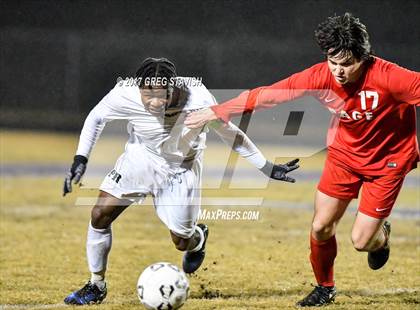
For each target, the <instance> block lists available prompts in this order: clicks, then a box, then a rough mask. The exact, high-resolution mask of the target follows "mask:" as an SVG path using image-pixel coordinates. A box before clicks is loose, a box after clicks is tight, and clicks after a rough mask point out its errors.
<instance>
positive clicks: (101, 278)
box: [90, 272, 105, 291]
mask: <svg viewBox="0 0 420 310" xmlns="http://www.w3.org/2000/svg"><path fill="white" fill-rule="evenodd" d="M90 282H91V283H93V284H95V285H96V286H97V287H98V288H99V289H100V290H101V291H103V290H104V288H105V272H101V273H94V272H92V273H91V276H90Z"/></svg>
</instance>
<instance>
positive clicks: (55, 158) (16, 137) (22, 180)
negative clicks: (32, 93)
mask: <svg viewBox="0 0 420 310" xmlns="http://www.w3.org/2000/svg"><path fill="white" fill-rule="evenodd" d="M0 139H1V144H0V151H1V164H2V165H4V166H6V165H8V164H17V165H18V164H41V165H49V164H65V165H67V164H70V161H71V158H72V156H73V152H74V149H75V147H76V143H77V136H72V135H64V134H62V135H53V134H42V133H36V132H34V133H29V132H11V131H3V132H1V134H0ZM107 143H110V144H107ZM110 145H111V146H112V145H113V144H112V142H111V141H104V144H102V145H98V148H102V147H103V148H104V149H106V150H108V149H109V150H110V152H109V153H111V155H110V156H117V155H118V154H119V151H118V150H115V149H116V148H115V147H109V146H110ZM22 146H25V148H24V149H23V148H22ZM208 151H209V152H208V154H210V156H209V157H208V159H206V160H207V162H206V164H207V163H208V164H209V165H217V161H218V158H217V156H221V155H220V154H221V151H220V150H218V149H217V148H213V149H212V148H209V150H208ZM114 152H115V154H114ZM265 152H273V154H274V153H275V150H270V149H269V148H267V150H265ZM97 154H99V152H97ZM97 158H98V161H101V160H103V163H108V158H103V159H101V158H99V157H97ZM322 161H323V154H318V155H316V156H314V157H311V158H306V159H304V160H303V161H302V162H303V164H302V169H303V170H304V169H308V170H311V171H312V170H314V169H319V167H322ZM93 162H94V161H93V160H92V163H93ZM240 165H245V166H246V164H243V163H240ZM410 175H416V176H417V177H418V172H416V173H413V172H412V173H411V174H410ZM315 186H316V181H315V180H314V181H307V182H298V183H296V184H293V185H292V184H281V183H270V185H269V186H268V187H267V188H266V189H263V190H246V191H244V190H242V191H240V190H226V189H221V190H213V189H208V190H204V191H203V196H204V197H207V198H211V197H212V196H214V197H225V198H229V197H231V199H234V198H235V197H236V198H243V197H245V196H247V195H248V196H250V197H254V196H261V197H264V198H266V199H268V200H270V201H277V202H278V204H279V208H275V207H271V208H269V207H259V206H243V207H226V206H222V205H221V206H203V209H206V210H216V209H220V208H221V209H224V210H241V211H243V210H248V211H259V219H258V220H253V221H227V220H217V221H215V220H210V221H207V224H208V225H209V227H210V238H209V241H208V246H207V249H208V251H207V255H208V256H207V257H206V260H205V262H204V265H203V267H202V268H201V269H200V271H199V272H197V273H196V274H195V275H193V276H192V277H190V284H191V296H190V298H189V300H188V301H187V303H186V305H185V306H184V308H183V309H200V310H202V309H293V308H294V304H295V302H296V301H297V300H298V299H300V298H301V297H303V296H304V295H305V294H306V293H308V292H309V291H310V290H311V289H312V287H311V283H312V284H313V283H314V278H313V275H312V271H311V267H310V263H309V260H308V255H309V249H308V235H309V227H310V222H311V217H312V212H311V211H310V210H307V209H300V208H299V209H293V208H289V207H287V208H286V207H282V204H284V203H285V202H288V205H292V206H293V204H294V203H296V204H302V203H307V204H310V203H311V201H312V199H313V193H314V190H315ZM61 187H62V178H61V177H59V176H55V175H52V176H42V177H40V176H36V175H27V176H26V175H20V176H15V177H14V176H8V175H2V177H1V183H0V205H1V208H0V238H1V240H0V244H1V246H0V262H1V263H0V309H1V308H4V309H20V308H22V309H45V308H48V309H55V308H65V307H67V306H65V305H64V304H63V301H62V300H63V298H64V297H65V296H66V295H67V294H68V293H69V292H70V291H72V290H74V289H77V288H79V287H80V286H81V285H83V284H84V282H85V281H86V280H87V279H88V277H89V273H88V271H87V266H86V259H85V236H86V228H87V224H88V221H89V217H90V207H88V206H75V202H76V200H77V198H78V197H80V196H89V197H91V196H95V193H96V192H95V191H92V190H82V189H77V190H76V191H75V193H73V194H72V195H70V196H67V197H66V198H62V197H61ZM419 200H420V198H419V189H418V188H413V187H409V188H404V189H403V190H402V192H401V196H400V198H399V201H398V205H401V206H403V209H404V208H407V210H413V209H417V210H418V208H419V203H420V201H419ZM353 218H354V213H353V212H348V213H347V214H346V215H345V216H344V218H343V220H342V222H341V224H340V226H339V228H338V234H337V239H338V246H339V255H338V257H337V259H336V272H335V273H336V283H337V287H338V291H339V295H338V297H337V299H336V302H335V303H334V304H333V305H331V306H329V307H328V308H329V309H372V308H375V309H419V308H420V221H419V218H417V217H413V218H400V217H395V218H394V217H392V216H391V220H392V223H393V232H392V250H391V253H392V254H391V258H390V261H389V262H388V264H387V265H386V266H385V267H384V268H383V269H381V270H379V271H372V270H370V269H369V268H368V266H367V261H366V254H365V253H358V252H356V251H355V250H354V249H353V248H352V245H351V241H350V231H351V225H352V222H353ZM113 234H114V242H113V249H112V251H111V254H110V262H109V270H108V273H107V282H108V287H109V290H108V297H107V299H106V301H105V303H104V304H102V305H100V306H91V307H90V308H93V309H141V305H140V304H139V301H138V299H137V295H136V290H135V288H136V281H137V278H138V276H139V274H140V272H141V271H142V270H143V269H144V268H145V267H146V266H148V265H149V264H151V263H154V262H157V261H170V262H173V263H175V264H177V265H180V262H181V258H182V254H181V253H180V252H178V251H177V250H176V249H175V248H174V246H173V245H172V243H171V241H170V237H169V234H168V232H167V230H166V229H165V227H164V225H162V224H161V223H160V222H159V219H158V218H157V217H156V216H155V214H154V210H153V208H152V207H151V206H150V205H144V206H133V207H130V208H129V209H127V210H126V211H125V212H124V213H123V214H122V216H121V217H120V218H119V219H118V220H117V221H116V222H115V223H114V225H113ZM84 308H85V307H82V309H84Z"/></svg>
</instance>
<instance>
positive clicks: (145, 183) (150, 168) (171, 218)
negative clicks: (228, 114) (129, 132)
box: [100, 143, 202, 238]
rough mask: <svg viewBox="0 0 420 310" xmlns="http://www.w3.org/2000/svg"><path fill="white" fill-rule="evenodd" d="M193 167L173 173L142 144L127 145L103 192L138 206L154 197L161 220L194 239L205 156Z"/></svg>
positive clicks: (174, 231) (183, 236)
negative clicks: (148, 197) (147, 196)
mask: <svg viewBox="0 0 420 310" xmlns="http://www.w3.org/2000/svg"><path fill="white" fill-rule="evenodd" d="M191 166H192V167H190V169H185V168H184V169H179V172H178V173H176V174H174V173H170V172H169V171H170V170H171V169H169V166H168V165H167V163H165V161H163V160H162V159H161V158H158V157H157V156H155V155H153V154H151V153H150V152H149V151H147V150H146V148H145V147H144V146H143V145H142V144H139V143H131V144H127V146H126V150H125V152H124V154H122V155H121V156H120V157H119V158H118V160H117V162H116V164H115V167H114V169H113V170H112V171H111V172H110V173H109V174H108V175H107V176H106V177H105V179H104V180H103V182H102V184H101V186H100V190H101V191H104V192H107V193H109V194H111V195H112V196H114V197H117V198H119V199H127V200H130V201H132V202H138V203H142V202H143V200H144V199H145V197H146V195H149V194H150V195H152V196H153V201H154V205H155V210H156V213H157V215H158V216H159V218H160V220H161V221H162V222H163V223H164V224H165V225H166V226H167V227H168V229H170V230H171V231H172V232H173V233H174V234H176V235H177V236H179V237H181V238H190V237H191V236H192V235H193V233H194V229H195V225H196V222H197V218H198V213H199V211H200V205H201V171H202V165H201V156H200V157H199V158H197V159H195V160H194V162H193V163H192V165H191Z"/></svg>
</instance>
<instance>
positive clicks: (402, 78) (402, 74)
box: [387, 63, 420, 106]
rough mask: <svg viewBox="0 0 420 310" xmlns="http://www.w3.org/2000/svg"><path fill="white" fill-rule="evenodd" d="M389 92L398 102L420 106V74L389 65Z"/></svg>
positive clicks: (392, 64)
mask: <svg viewBox="0 0 420 310" xmlns="http://www.w3.org/2000/svg"><path fill="white" fill-rule="evenodd" d="M388 66H389V67H388V68H387V71H388V90H389V92H390V93H391V94H392V96H393V97H394V98H395V100H396V101H399V102H401V103H409V104H415V105H417V106H419V105H420V73H419V72H414V71H410V70H407V69H405V68H402V67H400V66H398V65H396V64H394V63H388Z"/></svg>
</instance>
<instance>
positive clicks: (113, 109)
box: [76, 84, 128, 158]
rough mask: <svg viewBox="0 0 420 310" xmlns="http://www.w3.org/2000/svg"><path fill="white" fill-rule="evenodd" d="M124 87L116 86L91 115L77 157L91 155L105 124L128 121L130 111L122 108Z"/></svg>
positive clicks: (81, 136) (81, 137)
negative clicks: (120, 120) (116, 120)
mask: <svg viewBox="0 0 420 310" xmlns="http://www.w3.org/2000/svg"><path fill="white" fill-rule="evenodd" d="M122 91H123V90H122V87H121V86H120V85H118V84H117V85H116V86H115V87H114V88H113V89H112V90H111V91H110V92H109V93H108V94H107V95H106V96H105V97H104V98H103V99H102V100H101V101H100V102H99V103H98V104H97V105H96V106H95V107H94V108H93V109H92V110H91V111H90V113H89V115H88V116H87V118H86V120H85V123H84V125H83V129H82V132H81V133H80V139H79V145H78V147H77V151H76V155H83V156H85V157H86V158H89V155H90V153H91V151H92V149H93V147H94V146H95V143H96V141H97V140H98V138H99V136H100V135H101V132H102V130H103V129H104V127H105V123H106V122H108V121H110V120H114V119H126V118H127V117H128V113H127V112H128V111H126V109H125V108H124V107H123V106H122V103H123V101H122V100H121V96H122Z"/></svg>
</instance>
